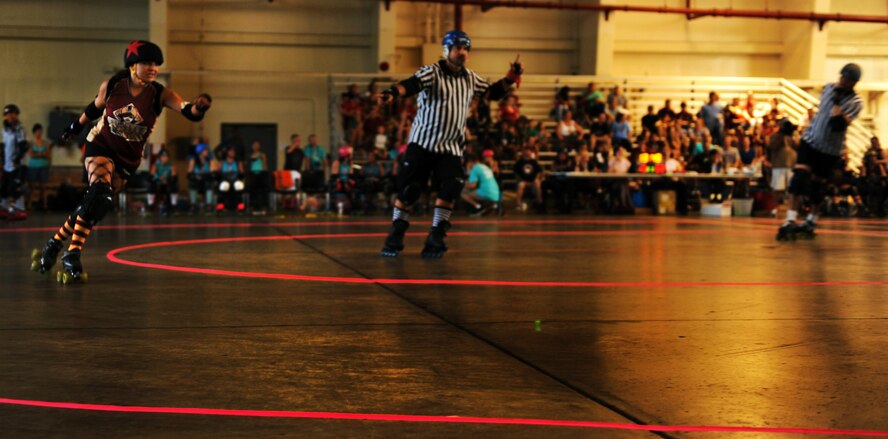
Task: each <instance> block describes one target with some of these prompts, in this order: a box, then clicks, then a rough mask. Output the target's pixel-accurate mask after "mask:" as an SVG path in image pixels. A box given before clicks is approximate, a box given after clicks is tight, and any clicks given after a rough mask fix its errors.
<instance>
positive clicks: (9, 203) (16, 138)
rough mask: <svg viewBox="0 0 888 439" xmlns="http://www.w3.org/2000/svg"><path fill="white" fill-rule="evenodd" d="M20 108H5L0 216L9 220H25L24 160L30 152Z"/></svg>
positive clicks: (15, 106) (9, 106) (13, 106)
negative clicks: (20, 119)
mask: <svg viewBox="0 0 888 439" xmlns="http://www.w3.org/2000/svg"><path fill="white" fill-rule="evenodd" d="M19 113H20V111H19V107H18V106H17V105H15V104H8V105H6V106H4V107H3V138H2V140H3V176H2V182H0V197H2V200H0V207H2V209H0V215H5V216H6V218H8V219H25V218H27V214H26V213H25V197H24V194H23V186H24V184H25V176H24V175H23V171H24V168H22V158H24V156H25V152H26V151H27V150H28V142H27V140H26V139H25V128H24V126H23V125H22V123H21V121H19Z"/></svg>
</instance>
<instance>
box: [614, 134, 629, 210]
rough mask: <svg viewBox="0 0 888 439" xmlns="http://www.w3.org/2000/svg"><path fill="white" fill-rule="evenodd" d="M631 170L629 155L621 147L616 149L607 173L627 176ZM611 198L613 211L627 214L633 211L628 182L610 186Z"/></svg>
mask: <svg viewBox="0 0 888 439" xmlns="http://www.w3.org/2000/svg"><path fill="white" fill-rule="evenodd" d="M630 169H632V162H631V161H629V153H628V152H627V151H626V150H625V149H623V148H622V147H619V148H617V152H616V155H615V156H614V159H613V160H612V161H611V162H610V165H609V167H608V173H610V174H627V173H629V170H630ZM610 192H611V197H612V199H613V200H614V201H613V209H614V211H615V212H618V213H619V212H625V213H628V212H630V211H633V208H632V197H631V196H630V193H629V182H628V181H623V180H620V181H616V182H614V183H613V184H612V185H611V190H610Z"/></svg>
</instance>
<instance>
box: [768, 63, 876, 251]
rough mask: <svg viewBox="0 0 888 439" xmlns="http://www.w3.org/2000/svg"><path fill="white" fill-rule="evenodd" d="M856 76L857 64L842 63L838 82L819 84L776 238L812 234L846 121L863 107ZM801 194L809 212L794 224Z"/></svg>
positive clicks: (837, 160) (841, 146)
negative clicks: (814, 111)
mask: <svg viewBox="0 0 888 439" xmlns="http://www.w3.org/2000/svg"><path fill="white" fill-rule="evenodd" d="M860 76H861V70H860V66H858V65H857V64H854V63H851V64H847V65H845V66H844V67H842V70H841V72H840V75H839V80H838V82H834V83H829V84H826V86H825V87H823V92H822V93H821V95H820V107H819V109H818V111H817V114H816V115H815V116H814V118H813V119H812V120H811V123H810V124H809V125H808V127H807V128H805V132H804V133H803V134H802V139H801V143H800V144H799V150H798V153H797V157H796V164H795V167H794V168H793V175H792V178H791V179H790V181H789V190H788V192H789V210H788V211H787V212H786V221H784V223H783V225H781V226H780V228H779V229H778V230H777V240H778V241H783V240H790V239H794V238H796V237H804V238H813V237H814V235H815V233H814V229H815V227H816V226H817V215H818V212H819V210H820V201H821V200H822V199H823V197H824V196H825V194H826V186H827V181H828V180H829V179H830V178H831V177H832V174H833V172H834V171H835V170H836V168H838V167H839V166H841V163H842V153H843V152H844V151H845V135H846V133H847V131H848V125H850V124H851V122H852V121H853V120H854V119H856V118H857V116H858V115H859V114H860V111H861V110H862V109H863V99H861V97H860V96H859V95H858V94H857V93H856V92H855V91H854V86H855V85H856V84H857V82H858V81H860ZM805 198H807V199H808V200H809V201H810V202H811V205H812V209H811V213H810V214H809V215H808V217H807V218H806V219H805V221H804V222H802V223H801V224H797V223H796V219H797V217H798V211H799V208H800V207H801V205H802V201H803V200H804V199H805Z"/></svg>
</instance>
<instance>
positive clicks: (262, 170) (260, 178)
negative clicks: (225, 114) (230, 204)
mask: <svg viewBox="0 0 888 439" xmlns="http://www.w3.org/2000/svg"><path fill="white" fill-rule="evenodd" d="M248 159H249V161H248V163H249V165H250V172H249V173H248V174H247V188H249V190H250V208H251V209H252V211H253V215H265V213H266V209H267V208H268V193H269V192H270V191H271V187H270V186H271V185H270V180H271V176H270V175H269V173H268V157H267V156H266V155H265V153H264V152H262V143H261V142H260V141H259V140H253V143H252V144H250V156H249V158H248Z"/></svg>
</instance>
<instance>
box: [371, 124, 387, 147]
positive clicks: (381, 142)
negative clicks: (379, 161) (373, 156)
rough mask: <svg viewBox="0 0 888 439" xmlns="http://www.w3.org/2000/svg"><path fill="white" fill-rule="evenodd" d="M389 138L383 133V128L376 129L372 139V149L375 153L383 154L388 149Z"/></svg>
mask: <svg viewBox="0 0 888 439" xmlns="http://www.w3.org/2000/svg"><path fill="white" fill-rule="evenodd" d="M388 143H389V138H388V134H386V133H385V126H378V127H376V136H375V137H374V138H373V148H374V149H375V150H376V151H377V152H383V153H384V152H385V150H386V149H387V148H388Z"/></svg>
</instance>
